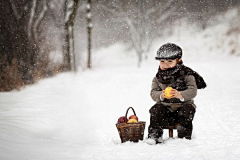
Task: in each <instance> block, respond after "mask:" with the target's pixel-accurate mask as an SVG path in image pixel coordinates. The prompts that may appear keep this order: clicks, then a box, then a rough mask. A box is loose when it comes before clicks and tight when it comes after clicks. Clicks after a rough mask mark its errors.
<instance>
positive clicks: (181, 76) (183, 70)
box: [156, 61, 207, 91]
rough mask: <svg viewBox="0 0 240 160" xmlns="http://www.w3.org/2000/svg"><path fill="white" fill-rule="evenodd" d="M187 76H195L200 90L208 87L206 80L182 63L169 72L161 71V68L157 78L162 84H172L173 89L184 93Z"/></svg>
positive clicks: (168, 70)
mask: <svg viewBox="0 0 240 160" xmlns="http://www.w3.org/2000/svg"><path fill="white" fill-rule="evenodd" d="M186 75H193V76H194V77H195V80H196V84H197V88H198V89H203V88H205V87H206V86H207V85H206V83H205V81H204V79H203V78H202V77H201V76H200V75H199V74H198V73H197V72H195V71H193V70H192V69H191V68H189V67H187V66H184V65H183V63H182V61H181V62H180V63H178V64H177V65H176V66H175V67H173V68H169V69H167V70H161V68H160V66H159V68H158V72H157V74H156V77H157V79H158V81H159V82H160V83H163V84H170V85H171V87H173V88H175V89H177V90H178V91H182V90H186V89H187V86H186V83H185V76H186Z"/></svg>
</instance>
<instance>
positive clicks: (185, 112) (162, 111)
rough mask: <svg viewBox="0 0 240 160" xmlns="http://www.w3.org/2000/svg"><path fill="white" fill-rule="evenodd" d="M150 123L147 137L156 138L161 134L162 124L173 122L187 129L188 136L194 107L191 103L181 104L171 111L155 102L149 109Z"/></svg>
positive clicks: (190, 130)
mask: <svg viewBox="0 0 240 160" xmlns="http://www.w3.org/2000/svg"><path fill="white" fill-rule="evenodd" d="M149 112H150V125H149V127H148V137H149V138H153V139H158V138H159V137H162V135H163V129H162V128H163V127H164V126H174V123H180V125H181V126H182V127H184V128H186V129H187V130H188V132H190V133H188V136H190V137H191V134H192V129H193V125H192V121H193V118H194V114H195V108H194V107H193V105H192V104H183V105H182V107H179V108H178V109H177V110H176V111H174V112H171V111H170V110H169V109H168V108H167V106H164V105H163V104H155V105H154V106H153V107H152V108H151V109H150V110H149Z"/></svg>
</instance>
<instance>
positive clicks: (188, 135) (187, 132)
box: [177, 126, 192, 140]
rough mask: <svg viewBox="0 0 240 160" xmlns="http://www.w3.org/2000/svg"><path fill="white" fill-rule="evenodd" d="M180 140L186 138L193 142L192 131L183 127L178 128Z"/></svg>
mask: <svg viewBox="0 0 240 160" xmlns="http://www.w3.org/2000/svg"><path fill="white" fill-rule="evenodd" d="M177 132H178V138H184V137H185V138H186V139H188V140H191V136H192V129H188V128H185V127H183V126H177Z"/></svg>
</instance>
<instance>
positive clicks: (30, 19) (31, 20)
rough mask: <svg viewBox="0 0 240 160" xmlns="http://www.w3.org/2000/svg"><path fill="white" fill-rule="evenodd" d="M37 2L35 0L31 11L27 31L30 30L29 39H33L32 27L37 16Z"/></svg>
mask: <svg viewBox="0 0 240 160" xmlns="http://www.w3.org/2000/svg"><path fill="white" fill-rule="evenodd" d="M36 4H37V0H33V5H32V8H31V11H30V18H29V21H28V27H27V32H28V40H29V41H31V36H32V33H31V28H32V23H33V18H34V16H35V9H36Z"/></svg>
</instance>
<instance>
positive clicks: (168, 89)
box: [165, 87, 173, 98]
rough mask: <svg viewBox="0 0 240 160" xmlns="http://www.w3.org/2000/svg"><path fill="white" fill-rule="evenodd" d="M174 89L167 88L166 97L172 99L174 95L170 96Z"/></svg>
mask: <svg viewBox="0 0 240 160" xmlns="http://www.w3.org/2000/svg"><path fill="white" fill-rule="evenodd" d="M172 89H173V88H172V87H167V88H166V89H165V96H166V97H167V98H171V97H172V96H173V95H171V94H170V92H171V91H172Z"/></svg>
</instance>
